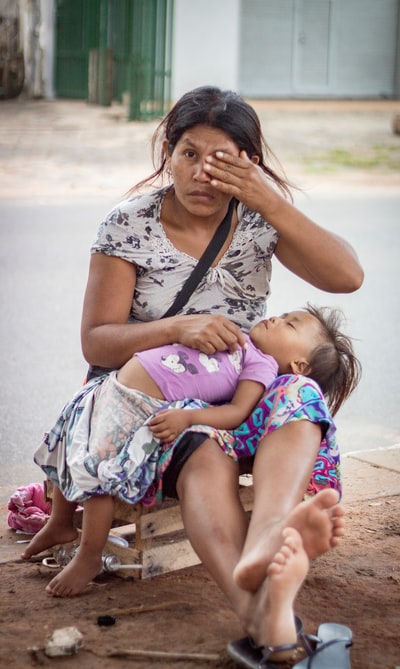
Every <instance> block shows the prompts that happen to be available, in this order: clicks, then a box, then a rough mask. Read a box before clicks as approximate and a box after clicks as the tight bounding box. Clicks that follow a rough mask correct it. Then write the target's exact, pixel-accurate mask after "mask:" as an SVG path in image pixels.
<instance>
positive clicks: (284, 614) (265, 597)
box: [247, 527, 309, 661]
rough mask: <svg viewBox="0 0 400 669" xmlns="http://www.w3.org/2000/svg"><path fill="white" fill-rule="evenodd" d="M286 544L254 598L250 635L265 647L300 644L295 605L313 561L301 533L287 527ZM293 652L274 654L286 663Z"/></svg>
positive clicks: (284, 532)
mask: <svg viewBox="0 0 400 669" xmlns="http://www.w3.org/2000/svg"><path fill="white" fill-rule="evenodd" d="M282 537H283V544H282V546H281V548H280V549H279V551H278V552H277V553H276V554H275V556H274V557H273V559H272V561H271V562H270V564H269V566H268V569H267V578H266V579H265V581H264V583H263V585H262V586H261V588H260V589H259V591H258V592H257V593H256V594H255V595H254V599H255V602H256V604H255V605H254V601H253V606H252V613H250V615H249V617H250V620H249V622H248V624H247V631H248V633H249V634H250V635H251V636H252V637H253V639H255V641H256V642H257V643H259V644H260V645H264V646H280V645H283V644H296V643H297V631H296V625H295V617H294V611H293V604H294V600H295V597H296V595H297V592H298V590H299V588H300V586H301V584H302V583H303V581H304V579H305V577H306V575H307V573H308V569H309V559H308V556H307V553H306V552H305V550H304V548H303V542H302V539H301V536H300V534H299V532H297V530H295V529H293V528H291V527H287V528H286V529H284V530H283V532H282ZM292 653H293V650H287V651H282V652H279V653H275V654H271V656H270V658H271V660H272V661H274V660H284V659H285V658H288V657H289V656H290V655H292Z"/></svg>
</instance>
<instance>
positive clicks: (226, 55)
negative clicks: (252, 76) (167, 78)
mask: <svg viewBox="0 0 400 669" xmlns="http://www.w3.org/2000/svg"><path fill="white" fill-rule="evenodd" d="M239 18H240V0H202V1H201V2H199V0H175V2H174V23H173V35H172V44H173V45H172V82H171V93H172V99H173V100H176V99H177V98H179V97H180V96H181V95H183V93H186V91H188V90H190V89H191V88H194V87H196V86H203V85H206V84H212V85H216V86H219V87H220V88H224V89H225V88H230V89H233V90H236V88H237V84H238V45H239Z"/></svg>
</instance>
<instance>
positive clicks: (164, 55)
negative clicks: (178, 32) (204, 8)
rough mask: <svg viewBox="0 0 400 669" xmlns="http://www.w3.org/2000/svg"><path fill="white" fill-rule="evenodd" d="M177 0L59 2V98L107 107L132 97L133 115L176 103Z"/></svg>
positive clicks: (158, 113) (150, 115) (141, 115)
mask: <svg viewBox="0 0 400 669" xmlns="http://www.w3.org/2000/svg"><path fill="white" fill-rule="evenodd" d="M172 13H173V0H74V1H73V2H71V0H57V20H56V67H55V72H56V77H55V88H56V94H57V96H58V97H64V98H79V99H87V100H89V101H90V102H95V103H98V104H102V105H109V104H111V101H112V100H119V101H121V100H122V98H123V95H124V94H128V96H129V119H130V120H134V119H139V120H142V119H148V118H154V117H157V116H162V115H163V114H164V112H165V110H166V107H167V105H168V104H169V101H170V81H171V42H172Z"/></svg>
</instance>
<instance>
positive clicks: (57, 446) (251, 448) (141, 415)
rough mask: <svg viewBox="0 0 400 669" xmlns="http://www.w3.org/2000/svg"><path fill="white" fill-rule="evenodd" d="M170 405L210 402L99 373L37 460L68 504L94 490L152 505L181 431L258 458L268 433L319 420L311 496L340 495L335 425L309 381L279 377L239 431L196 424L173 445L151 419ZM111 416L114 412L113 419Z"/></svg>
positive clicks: (67, 409)
mask: <svg viewBox="0 0 400 669" xmlns="http://www.w3.org/2000/svg"><path fill="white" fill-rule="evenodd" d="M167 406H169V407H173V408H185V407H187V408H194V407H197V408H198V407H202V406H207V404H206V403H204V402H200V401H199V400H192V399H185V400H183V401H178V402H171V403H169V404H168V403H166V402H162V401H160V400H153V399H152V398H149V397H147V396H146V395H143V393H139V392H138V391H131V390H129V389H126V388H124V386H121V384H119V383H118V381H117V380H116V375H115V373H113V372H112V373H111V374H107V375H103V376H101V377H97V378H94V379H93V380H91V381H89V382H88V383H87V384H86V385H85V386H83V387H82V388H81V389H80V390H79V391H78V392H77V393H76V394H75V396H74V397H73V399H72V401H71V402H69V403H68V404H66V405H65V407H64V408H63V410H62V411H61V413H60V415H59V417H58V419H57V422H56V424H55V425H54V427H53V428H52V429H51V430H50V432H49V433H46V435H45V437H44V439H43V441H42V443H41V444H40V446H39V448H38V450H37V451H36V453H35V462H36V463H37V464H38V465H39V466H40V467H41V468H42V469H43V471H44V472H45V474H46V476H48V477H49V478H50V479H51V480H52V481H53V482H54V483H55V484H56V485H57V486H58V487H59V488H60V490H61V492H62V493H63V495H64V497H65V498H66V499H68V500H70V501H75V502H77V503H82V502H84V501H85V500H86V499H88V498H89V497H92V496H94V495H115V496H117V497H119V498H120V499H121V500H123V501H125V502H129V503H131V504H135V503H136V502H138V501H141V502H142V503H144V504H147V505H149V506H151V505H153V504H157V503H161V501H162V498H163V489H162V479H163V474H164V472H165V470H166V469H167V467H168V465H169V464H170V462H171V458H172V455H173V453H174V450H175V447H176V446H177V444H178V443H179V441H180V439H181V438H182V436H183V434H186V433H188V432H201V433H203V434H205V435H208V436H209V437H212V438H213V439H215V440H216V442H217V443H218V444H219V446H220V448H221V449H222V450H223V451H224V452H225V453H226V454H227V456H229V457H231V458H233V459H234V460H238V459H240V458H242V457H246V458H248V457H249V456H254V454H255V452H256V450H257V447H258V444H259V442H260V440H261V439H262V437H264V436H265V435H268V434H269V433H270V432H273V431H274V430H276V429H278V428H279V427H281V426H283V425H285V424H287V423H290V422H293V421H300V420H308V421H310V422H312V423H316V424H320V425H321V429H322V434H323V438H322V441H321V445H320V449H319V452H318V455H317V458H316V461H315V464H314V469H313V472H312V475H311V479H310V481H309V484H308V487H307V490H306V492H305V495H306V496H311V495H315V494H316V493H317V492H318V491H319V490H321V489H323V488H327V487H328V488H335V489H336V490H338V492H339V493H340V494H341V488H342V486H341V475H340V455H339V450H338V446H337V443H336V437H335V425H334V423H333V420H332V418H331V416H330V414H329V411H328V409H327V406H326V403H325V400H324V398H323V395H322V393H321V390H320V389H319V387H318V385H317V384H316V383H315V382H314V381H312V380H311V379H308V378H307V377H303V376H296V375H285V376H279V377H277V379H276V380H275V381H274V382H273V383H272V385H271V386H270V388H269V389H268V392H267V393H266V394H265V395H264V397H263V398H262V399H261V401H260V402H259V403H258V405H257V407H256V408H255V409H254V411H253V412H252V414H251V415H250V417H249V418H248V419H247V420H246V422H244V423H242V425H240V426H239V427H238V428H236V429H234V430H229V431H228V430H217V429H215V428H211V427H209V426H205V425H196V426H192V427H191V428H189V429H188V430H186V431H185V432H184V433H182V435H180V437H179V438H178V439H177V440H176V441H175V442H173V443H170V444H164V443H160V442H159V440H157V439H155V438H154V437H153V434H152V432H151V430H150V428H149V427H148V423H149V421H150V420H151V418H152V416H154V414H155V413H156V412H157V411H158V410H159V409H160V408H166V407H167ZM104 407H106V408H107V411H108V413H107V411H106V410H103V408H104ZM107 415H110V416H111V418H110V423H109V424H108V418H107ZM109 425H112V427H109ZM96 435H97V436H96ZM263 446H264V445H263ZM282 466H284V463H283V465H282Z"/></svg>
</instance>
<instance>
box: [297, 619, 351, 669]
mask: <svg viewBox="0 0 400 669" xmlns="http://www.w3.org/2000/svg"><path fill="white" fill-rule="evenodd" d="M310 638H312V637H310ZM314 638H315V637H314ZM352 638H353V635H352V632H351V630H350V629H349V628H348V627H345V625H337V624H336V623H324V624H323V625H320V626H319V627H318V631H317V637H316V641H317V645H316V647H315V650H314V651H312V652H311V653H310V654H309V657H306V658H305V659H304V660H302V661H301V662H298V663H297V664H295V665H294V667H293V669H351V665H350V652H349V648H350V646H351V644H352Z"/></svg>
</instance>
